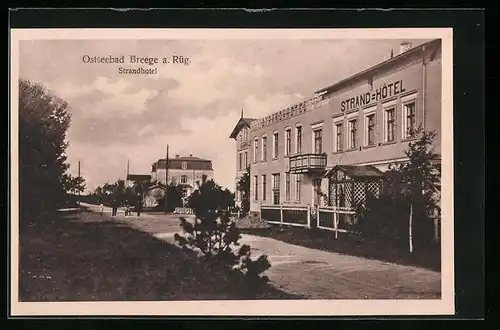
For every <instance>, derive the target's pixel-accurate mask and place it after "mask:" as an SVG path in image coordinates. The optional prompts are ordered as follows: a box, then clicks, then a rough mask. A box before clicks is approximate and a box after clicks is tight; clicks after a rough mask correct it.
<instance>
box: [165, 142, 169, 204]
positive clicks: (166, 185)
mask: <svg viewBox="0 0 500 330" xmlns="http://www.w3.org/2000/svg"><path fill="white" fill-rule="evenodd" d="M168 147H169V145H168V144H167V156H166V157H165V213H167V212H168V205H167V192H168V168H169V164H168Z"/></svg>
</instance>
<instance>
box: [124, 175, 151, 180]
mask: <svg viewBox="0 0 500 330" xmlns="http://www.w3.org/2000/svg"><path fill="white" fill-rule="evenodd" d="M150 179H151V175H149V174H127V180H130V181H147V180H150Z"/></svg>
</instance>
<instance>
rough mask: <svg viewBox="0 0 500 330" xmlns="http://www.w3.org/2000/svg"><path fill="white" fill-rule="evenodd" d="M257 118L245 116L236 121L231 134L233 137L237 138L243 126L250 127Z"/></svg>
mask: <svg viewBox="0 0 500 330" xmlns="http://www.w3.org/2000/svg"><path fill="white" fill-rule="evenodd" d="M254 120H255V119H253V118H243V117H241V118H240V120H238V122H237V123H236V126H235V127H234V129H233V132H232V133H231V135H230V136H229V137H230V138H231V139H236V136H237V135H238V133H239V132H240V131H241V129H242V128H243V127H248V128H250V124H251V123H252V122H253V121H254Z"/></svg>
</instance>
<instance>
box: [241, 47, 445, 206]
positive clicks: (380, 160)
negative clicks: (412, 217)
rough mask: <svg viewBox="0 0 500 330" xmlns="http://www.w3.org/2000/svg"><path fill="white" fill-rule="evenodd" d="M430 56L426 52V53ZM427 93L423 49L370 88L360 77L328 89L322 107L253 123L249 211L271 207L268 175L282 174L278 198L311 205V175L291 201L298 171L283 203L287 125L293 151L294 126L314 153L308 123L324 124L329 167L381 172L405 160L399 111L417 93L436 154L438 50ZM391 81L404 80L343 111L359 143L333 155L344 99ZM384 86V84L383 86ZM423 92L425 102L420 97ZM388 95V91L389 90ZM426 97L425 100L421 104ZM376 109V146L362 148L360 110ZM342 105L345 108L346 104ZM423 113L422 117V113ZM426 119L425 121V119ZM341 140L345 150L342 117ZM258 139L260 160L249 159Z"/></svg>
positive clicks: (430, 68)
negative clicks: (391, 123) (391, 122)
mask: <svg viewBox="0 0 500 330" xmlns="http://www.w3.org/2000/svg"><path fill="white" fill-rule="evenodd" d="M427 55H428V54H427ZM427 55H426V56H427ZM425 77H426V79H425V87H426V88H425V91H424V89H423V86H424V83H423V82H424V80H423V78H424V66H423V62H422V53H420V54H418V56H417V55H412V57H411V58H409V59H408V61H406V62H402V63H400V64H399V65H397V66H395V67H393V68H391V69H390V70H386V71H385V72H383V73H378V74H377V75H374V76H373V77H372V79H373V87H371V86H370V84H369V81H368V80H366V81H363V82H359V83H356V84H354V85H352V86H350V88H346V89H344V90H341V91H338V92H335V93H332V94H331V95H328V96H327V100H326V101H324V102H322V103H323V104H322V106H320V107H318V108H316V109H313V110H308V111H306V112H304V113H302V114H300V115H298V116H295V117H291V118H286V119H283V120H281V121H278V122H275V123H273V124H271V125H269V126H265V127H255V126H254V125H252V130H251V132H250V148H249V159H250V162H251V173H250V175H251V211H259V210H260V206H261V205H269V204H271V203H272V199H271V196H272V195H271V192H272V179H271V175H270V174H272V173H280V178H281V185H280V190H281V201H282V202H283V203H284V204H309V203H311V202H312V196H313V188H312V177H310V176H308V175H302V189H301V201H300V202H297V201H295V198H294V196H295V181H296V175H291V188H290V190H291V196H290V197H291V200H290V201H289V202H286V201H285V200H284V197H285V172H287V171H288V170H289V158H288V156H284V155H283V153H284V150H285V129H287V128H291V130H292V138H291V141H292V143H291V144H292V146H291V150H292V155H294V151H295V127H296V126H297V125H301V126H302V153H312V152H313V129H312V125H315V124H318V123H322V125H323V126H322V127H323V146H322V149H323V152H326V153H327V167H330V168H331V167H333V166H335V165H337V164H348V165H361V164H377V166H378V167H379V168H380V169H382V170H385V169H386V168H387V165H388V163H392V162H394V161H397V160H400V161H401V160H404V158H405V155H404V150H405V149H406V148H407V147H408V143H409V141H408V140H403V139H402V138H403V137H402V134H403V131H402V127H403V126H402V124H403V110H402V101H401V98H402V97H407V96H409V95H415V96H416V98H415V100H416V124H417V125H419V124H424V126H425V129H426V130H436V131H437V132H438V134H439V135H438V140H437V143H436V150H437V151H438V152H440V148H439V146H440V143H439V141H440V140H439V139H440V133H439V132H440V127H441V119H440V118H441V60H440V53H439V52H438V54H437V57H436V58H435V60H434V61H432V62H429V63H428V64H427V66H426V70H425ZM393 82H402V86H403V87H404V91H403V88H401V86H400V87H399V91H400V93H398V95H394V96H392V97H390V96H387V97H386V98H384V99H383V101H378V102H370V103H368V105H365V106H361V105H359V106H357V107H355V109H354V111H345V116H349V115H351V116H352V115H355V114H356V113H357V115H355V116H356V117H357V120H358V137H357V145H358V148H356V149H354V150H350V151H344V152H341V153H337V152H335V151H334V136H333V134H334V133H333V132H334V129H333V125H334V124H333V123H334V121H335V122H336V119H338V118H339V116H340V117H341V118H342V116H344V113H343V112H342V111H341V108H342V101H345V100H348V99H350V98H352V97H356V96H357V95H360V94H365V93H367V92H371V93H372V92H375V91H376V90H378V89H379V88H381V87H382V86H384V84H390V83H393ZM386 86H387V85H386ZM424 94H425V100H424V98H423V96H424ZM388 95H389V93H388ZM424 101H425V104H424ZM391 102H392V103H394V104H395V106H396V113H395V115H396V118H395V133H396V136H395V141H394V142H390V143H385V142H384V140H383V132H384V120H383V118H384V106H386V105H387V104H390V103H391ZM373 107H374V109H375V144H374V146H370V147H365V146H363V142H364V110H365V109H367V108H370V109H372V108H373ZM344 109H345V107H344ZM423 111H425V116H424V112H423ZM424 117H425V123H424ZM343 127H344V132H343V140H344V150H345V149H347V140H348V135H347V121H346V119H343ZM274 132H278V133H279V145H278V148H279V151H280V152H279V153H280V155H279V157H278V158H277V159H272V154H271V153H272V145H273V139H272V136H273V133H274ZM263 135H266V136H267V161H265V162H263V161H261V160H260V153H261V148H262V145H261V137H262V136H263ZM255 137H257V138H258V139H259V155H258V157H257V158H258V159H257V160H255V159H254V157H253V153H254V151H253V148H254V146H253V140H254V138H255ZM263 174H266V175H268V177H267V187H266V188H267V189H266V190H267V191H266V195H267V199H266V201H262V177H261V176H262V175H263ZM255 175H257V176H258V181H259V196H258V197H259V200H255V191H254V190H255V189H254V187H255V183H254V178H255ZM325 181H326V180H323V182H322V189H323V190H324V191H325V192H326V191H327V186H326V185H325Z"/></svg>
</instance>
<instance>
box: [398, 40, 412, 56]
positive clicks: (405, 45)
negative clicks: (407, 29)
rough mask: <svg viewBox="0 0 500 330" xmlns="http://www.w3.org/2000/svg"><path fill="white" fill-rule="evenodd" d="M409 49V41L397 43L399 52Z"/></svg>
mask: <svg viewBox="0 0 500 330" xmlns="http://www.w3.org/2000/svg"><path fill="white" fill-rule="evenodd" d="M410 49H411V43H410V42H402V43H401V44H400V45H399V53H400V54H403V53H404V52H406V51H408V50H410Z"/></svg>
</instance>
